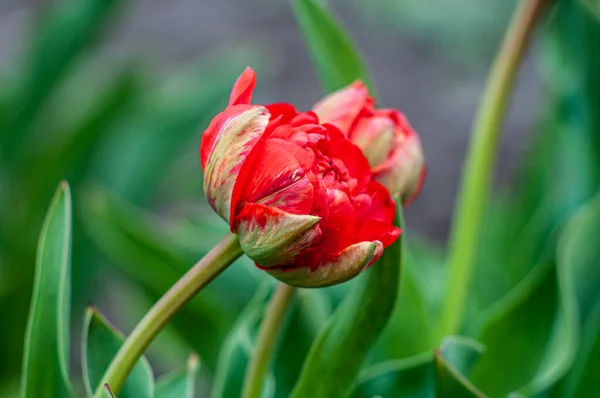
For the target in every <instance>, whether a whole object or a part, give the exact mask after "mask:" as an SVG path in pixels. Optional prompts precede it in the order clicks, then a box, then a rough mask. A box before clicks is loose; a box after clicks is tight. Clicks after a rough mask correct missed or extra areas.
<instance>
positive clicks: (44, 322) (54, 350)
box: [23, 182, 71, 398]
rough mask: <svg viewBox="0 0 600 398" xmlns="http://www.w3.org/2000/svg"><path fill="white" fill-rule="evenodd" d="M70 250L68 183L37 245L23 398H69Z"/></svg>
mask: <svg viewBox="0 0 600 398" xmlns="http://www.w3.org/2000/svg"><path fill="white" fill-rule="evenodd" d="M70 251H71V194H70V191H69V186H68V185H67V183H66V182H62V183H61V184H60V185H59V187H58V190H57V191H56V194H55V195H54V199H53V200H52V203H51V205H50V209H49V210H48V215H47V216H46V220H45V221H44V225H43V227H42V232H41V234H40V240H39V244H38V252H37V263H36V274H35V282H34V289H33V298H32V302H31V310H30V311H29V321H28V324H27V334H26V338H25V356H24V360H23V363H24V365H23V397H25V398H28V397H31V398H39V397H48V398H52V397H56V398H64V397H68V396H70V395H71V385H70V382H69V311H70V304H71V297H70V291H71V290H70V287H71V281H70V275H71V274H70V267H71V265H70V254H71V253H70Z"/></svg>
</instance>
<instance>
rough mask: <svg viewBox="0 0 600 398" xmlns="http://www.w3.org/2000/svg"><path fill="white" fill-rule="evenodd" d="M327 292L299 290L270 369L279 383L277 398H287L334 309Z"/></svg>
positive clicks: (321, 290)
mask: <svg viewBox="0 0 600 398" xmlns="http://www.w3.org/2000/svg"><path fill="white" fill-rule="evenodd" d="M327 290H328V289H299V288H298V289H296V291H295V293H294V295H295V298H294V305H291V306H290V307H291V308H289V309H288V315H287V316H286V318H287V319H286V327H285V328H284V329H283V330H282V331H281V337H280V338H279V342H278V344H277V347H276V349H275V350H274V355H273V362H272V365H271V366H270V369H272V372H273V375H274V377H275V380H277V390H276V391H275V393H276V395H275V396H276V397H277V398H288V397H289V396H290V393H291V391H292V389H293V388H294V385H295V384H296V381H297V380H298V376H299V375H300V372H301V371H302V365H303V364H304V359H305V357H306V353H307V352H309V351H310V348H311V346H312V344H313V342H314V341H315V339H316V337H317V336H318V335H319V333H320V332H321V329H322V328H323V327H324V326H325V325H326V324H327V320H328V319H329V316H330V315H331V312H332V310H333V305H332V303H331V299H330V298H329V297H328V296H327V294H326V291H327Z"/></svg>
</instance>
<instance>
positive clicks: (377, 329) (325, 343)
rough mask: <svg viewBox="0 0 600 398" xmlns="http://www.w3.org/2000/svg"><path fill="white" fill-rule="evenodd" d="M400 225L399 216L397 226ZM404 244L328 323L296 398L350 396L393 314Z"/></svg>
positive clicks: (391, 252)
mask: <svg viewBox="0 0 600 398" xmlns="http://www.w3.org/2000/svg"><path fill="white" fill-rule="evenodd" d="M398 208H399V209H401V206H398ZM401 224H402V222H401V211H398V215H397V220H396V225H398V226H401ZM402 241H403V237H402V236H401V237H400V238H399V239H398V240H397V241H396V242H395V243H394V244H393V245H391V246H389V247H388V248H387V249H385V251H384V253H383V255H382V257H381V259H380V260H379V261H378V262H377V263H376V264H374V265H373V266H372V267H371V268H370V269H369V271H368V272H367V273H366V274H365V275H364V276H362V277H361V278H360V280H359V282H358V284H356V285H355V287H354V289H352V290H351V291H350V292H349V293H348V295H347V297H346V299H345V300H344V302H343V303H342V304H341V305H340V307H338V309H337V310H336V311H335V313H334V314H333V316H332V317H331V318H330V320H329V323H328V324H327V326H326V327H325V328H324V329H323V331H322V332H321V334H320V335H319V336H318V337H317V340H316V341H315V343H314V344H313V346H312V348H311V350H310V352H309V354H308V357H307V359H306V362H305V364H304V368H303V369H302V373H301V374H300V378H299V379H298V382H297V384H296V387H295V388H294V390H293V392H292V394H291V396H292V397H312V398H320V397H343V396H346V395H347V394H348V393H349V392H350V391H351V389H352V386H353V384H354V382H355V379H356V377H357V376H358V373H359V372H360V369H361V367H362V364H363V362H364V360H365V358H366V356H367V355H368V353H369V351H370V349H371V348H372V347H373V345H374V344H375V342H376V341H377V338H378V337H379V335H380V334H381V332H382V330H383V329H384V327H385V326H386V324H387V321H388V319H389V317H390V315H391V314H392V310H393V307H394V303H395V302H396V297H397V294H398V285H399V279H400V269H401V262H402V261H401V259H402ZM332 380H335V382H332Z"/></svg>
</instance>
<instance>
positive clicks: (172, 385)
mask: <svg viewBox="0 0 600 398" xmlns="http://www.w3.org/2000/svg"><path fill="white" fill-rule="evenodd" d="M198 364H199V361H198V356H197V355H196V354H192V355H190V358H189V359H188V363H187V365H186V366H185V367H184V368H183V369H180V370H176V371H173V372H171V373H169V374H167V375H165V376H163V377H161V378H160V379H158V380H157V382H156V392H155V394H154V397H155V398H194V390H195V386H196V375H197V373H198Z"/></svg>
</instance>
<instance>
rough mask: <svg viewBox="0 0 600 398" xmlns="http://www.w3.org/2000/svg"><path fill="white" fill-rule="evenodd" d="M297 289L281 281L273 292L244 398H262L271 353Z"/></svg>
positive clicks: (251, 364)
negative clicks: (261, 393)
mask: <svg viewBox="0 0 600 398" xmlns="http://www.w3.org/2000/svg"><path fill="white" fill-rule="evenodd" d="M295 290H296V289H295V288H294V287H292V286H289V285H286V284H285V283H280V284H279V286H278V287H277V290H276V291H275V293H274V294H273V298H272V299H271V302H270V303H269V308H267V312H266V315H265V318H264V319H263V322H262V324H261V326H260V331H259V332H258V340H257V342H256V349H255V350H254V353H253V355H252V358H251V359H250V364H249V365H248V369H247V370H246V377H245V379H244V389H243V392H242V397H243V398H260V392H261V389H262V385H263V381H264V378H265V374H266V373H267V369H268V368H269V361H270V360H271V354H272V353H273V348H274V347H275V343H276V342H277V336H278V335H279V331H280V330H281V325H282V323H283V320H284V318H285V313H286V310H287V308H288V307H289V305H290V302H291V300H292V297H293V296H294V291H295Z"/></svg>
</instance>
